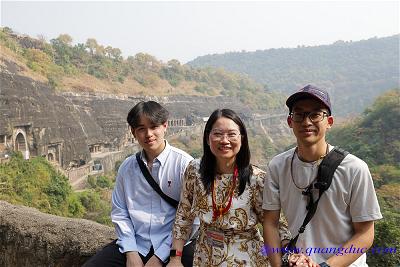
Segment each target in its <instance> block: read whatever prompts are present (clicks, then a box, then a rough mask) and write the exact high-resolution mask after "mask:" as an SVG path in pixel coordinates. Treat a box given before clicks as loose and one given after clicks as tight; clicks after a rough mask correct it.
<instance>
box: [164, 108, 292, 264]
mask: <svg viewBox="0 0 400 267" xmlns="http://www.w3.org/2000/svg"><path fill="white" fill-rule="evenodd" d="M203 151H204V155H203V157H202V158H201V160H193V161H192V162H191V163H190V164H189V166H188V167H187V169H186V173H185V181H184V185H183V188H182V193H181V200H180V203H179V206H178V210H177V214H176V219H175V224H174V228H173V243H172V248H171V258H170V263H169V265H168V266H182V265H181V263H180V256H181V254H182V253H181V251H182V248H183V244H184V243H185V241H186V240H187V239H188V238H189V234H190V232H191V229H192V227H191V226H192V222H193V219H194V218H195V217H199V219H200V230H199V237H198V240H197V245H196V250H195V255H194V262H193V266H269V262H268V258H267V257H265V256H263V255H262V254H261V253H260V249H261V247H262V246H263V239H262V237H261V235H260V232H259V230H258V227H257V224H258V223H260V222H262V220H263V212H262V207H261V206H262V194H263V187H264V180H265V173H264V172H263V171H262V170H260V169H259V168H257V167H255V166H252V165H250V150H249V145H248V138H247V132H246V128H245V126H244V124H243V122H242V120H241V119H240V118H239V116H238V115H237V114H236V113H235V112H234V111H232V110H230V109H218V110H215V111H214V112H213V113H212V114H211V116H210V118H209V120H208V122H207V124H206V127H205V130H204V136H203ZM280 229H281V239H282V240H283V239H290V236H289V233H288V231H287V228H286V225H283V224H282V223H281V227H280Z"/></svg>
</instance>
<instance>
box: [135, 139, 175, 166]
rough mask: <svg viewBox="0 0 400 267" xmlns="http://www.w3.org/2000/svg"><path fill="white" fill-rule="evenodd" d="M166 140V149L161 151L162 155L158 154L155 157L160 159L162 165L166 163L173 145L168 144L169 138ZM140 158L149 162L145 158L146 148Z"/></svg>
mask: <svg viewBox="0 0 400 267" xmlns="http://www.w3.org/2000/svg"><path fill="white" fill-rule="evenodd" d="M164 142H165V147H164V150H163V151H162V152H161V153H160V155H158V156H157V157H156V158H155V159H156V160H158V161H159V162H160V164H161V166H163V165H164V163H165V162H166V161H167V157H168V154H169V151H170V150H171V146H170V144H168V141H167V140H164ZM140 158H141V159H142V160H143V161H144V162H147V161H146V160H145V159H146V157H145V155H144V150H142V152H141V153H140Z"/></svg>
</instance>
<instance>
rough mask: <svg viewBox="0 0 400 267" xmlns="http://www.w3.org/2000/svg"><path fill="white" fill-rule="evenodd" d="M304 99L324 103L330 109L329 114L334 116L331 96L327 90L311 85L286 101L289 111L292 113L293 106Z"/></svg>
mask: <svg viewBox="0 0 400 267" xmlns="http://www.w3.org/2000/svg"><path fill="white" fill-rule="evenodd" d="M304 98H314V99H316V100H319V101H320V102H322V104H324V105H325V106H326V107H327V108H328V110H329V113H330V114H332V109H331V101H330V99H329V94H328V93H327V92H326V91H325V90H323V89H321V88H318V87H316V86H313V85H310V84H309V85H307V86H305V87H303V88H301V89H300V90H298V91H297V92H295V93H294V94H292V95H291V96H289V98H288V99H287V100H286V106H288V108H289V111H290V112H291V111H292V108H293V105H294V104H295V103H296V102H297V101H298V100H300V99H304Z"/></svg>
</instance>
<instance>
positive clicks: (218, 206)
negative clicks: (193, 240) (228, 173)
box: [211, 166, 239, 220]
mask: <svg viewBox="0 0 400 267" xmlns="http://www.w3.org/2000/svg"><path fill="white" fill-rule="evenodd" d="M238 173H239V171H238V168H237V166H235V168H234V170H233V177H232V184H231V186H230V187H229V190H228V194H226V196H225V197H224V198H223V201H222V203H217V192H216V190H217V189H216V187H217V186H216V180H217V179H216V178H215V179H214V183H213V184H212V188H211V194H212V209H213V220H216V219H217V218H218V217H219V218H222V216H223V215H224V214H226V213H227V212H228V211H229V209H230V207H231V205H232V197H233V193H234V191H235V188H236V180H237V177H238ZM227 202H228V203H227Z"/></svg>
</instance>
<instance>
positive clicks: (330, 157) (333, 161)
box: [287, 147, 349, 251]
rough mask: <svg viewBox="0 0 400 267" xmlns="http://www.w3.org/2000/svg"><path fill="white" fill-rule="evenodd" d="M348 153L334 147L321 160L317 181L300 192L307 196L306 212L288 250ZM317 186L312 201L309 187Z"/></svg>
mask: <svg viewBox="0 0 400 267" xmlns="http://www.w3.org/2000/svg"><path fill="white" fill-rule="evenodd" d="M348 154H349V152H347V151H345V150H343V149H341V148H339V147H334V148H333V149H332V150H331V151H330V152H329V153H328V154H327V155H326V156H325V157H324V159H323V160H322V162H321V164H320V165H319V167H318V175H317V181H316V182H315V183H314V184H313V183H312V184H311V185H310V186H309V187H308V188H307V189H306V191H304V192H302V194H303V195H307V196H308V197H309V198H308V199H309V201H308V205H307V210H308V212H307V214H306V217H305V218H304V221H303V224H302V225H301V227H300V229H299V232H298V234H297V235H296V236H295V237H294V238H292V239H291V240H290V242H289V244H288V245H287V248H288V250H289V251H293V250H294V249H295V246H296V243H297V239H298V238H299V235H300V234H302V233H303V232H304V231H305V229H306V226H307V224H308V223H309V222H310V221H311V219H312V217H313V216H314V214H315V212H316V211H317V207H318V202H319V200H320V199H321V196H322V194H323V193H324V192H325V191H326V190H328V188H329V187H330V186H331V183H332V179H333V174H334V173H335V171H336V168H337V167H338V166H339V165H340V163H341V162H342V161H343V159H344V158H345V157H346V156H347V155H348ZM313 188H317V189H319V196H318V199H317V200H316V201H315V202H314V199H313V194H312V191H311V189H313Z"/></svg>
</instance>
